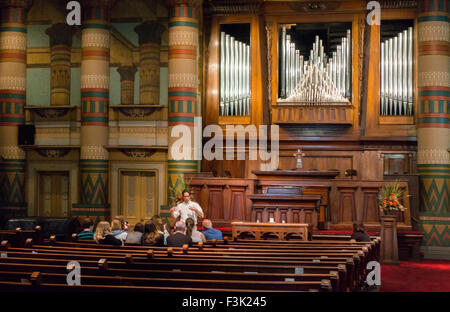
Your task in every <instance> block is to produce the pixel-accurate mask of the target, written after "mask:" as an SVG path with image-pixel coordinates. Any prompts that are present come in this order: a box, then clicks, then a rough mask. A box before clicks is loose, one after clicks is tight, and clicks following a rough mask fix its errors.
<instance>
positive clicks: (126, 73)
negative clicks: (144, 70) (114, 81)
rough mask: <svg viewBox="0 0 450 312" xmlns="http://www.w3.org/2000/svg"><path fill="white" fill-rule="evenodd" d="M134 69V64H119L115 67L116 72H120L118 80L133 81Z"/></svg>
mask: <svg viewBox="0 0 450 312" xmlns="http://www.w3.org/2000/svg"><path fill="white" fill-rule="evenodd" d="M136 71H137V68H136V66H120V67H118V68H117V72H118V73H119V74H120V81H124V80H128V81H134V75H135V74H136Z"/></svg>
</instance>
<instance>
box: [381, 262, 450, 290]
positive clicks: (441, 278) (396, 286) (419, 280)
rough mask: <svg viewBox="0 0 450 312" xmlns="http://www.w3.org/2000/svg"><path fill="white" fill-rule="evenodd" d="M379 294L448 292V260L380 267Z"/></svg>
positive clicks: (449, 287)
mask: <svg viewBox="0 0 450 312" xmlns="http://www.w3.org/2000/svg"><path fill="white" fill-rule="evenodd" d="M380 292H450V260H424V261H423V262H407V261H401V262H400V265H397V266H396V265H382V266H381V287H380Z"/></svg>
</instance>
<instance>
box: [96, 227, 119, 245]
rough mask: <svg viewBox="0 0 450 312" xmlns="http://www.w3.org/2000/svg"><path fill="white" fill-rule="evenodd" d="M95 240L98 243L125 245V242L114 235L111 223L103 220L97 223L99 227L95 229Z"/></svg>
mask: <svg viewBox="0 0 450 312" xmlns="http://www.w3.org/2000/svg"><path fill="white" fill-rule="evenodd" d="M94 240H95V241H96V242H97V244H104V245H118V246H120V245H123V242H122V241H121V240H120V239H117V238H115V237H114V235H113V233H112V232H111V225H110V224H109V222H107V221H101V222H99V223H98V224H97V228H96V229H95V234H94Z"/></svg>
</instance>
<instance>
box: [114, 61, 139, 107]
mask: <svg viewBox="0 0 450 312" xmlns="http://www.w3.org/2000/svg"><path fill="white" fill-rule="evenodd" d="M117 71H118V72H119V74H120V104H121V105H132V104H134V75H135V74H136V71H137V69H136V67H134V66H120V67H119V68H117Z"/></svg>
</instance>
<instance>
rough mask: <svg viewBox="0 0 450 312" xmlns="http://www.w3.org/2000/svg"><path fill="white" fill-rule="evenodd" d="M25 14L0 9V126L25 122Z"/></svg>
mask: <svg viewBox="0 0 450 312" xmlns="http://www.w3.org/2000/svg"><path fill="white" fill-rule="evenodd" d="M26 14H27V10H26V8H22V7H5V8H2V10H1V24H0V127H1V126H18V125H21V124H23V123H24V109H23V107H24V106H25V98H26V96H25V91H26V90H25V89H26V83H25V77H26V49H27V26H26ZM0 131H2V130H1V129H0ZM0 145H1V143H0Z"/></svg>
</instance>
